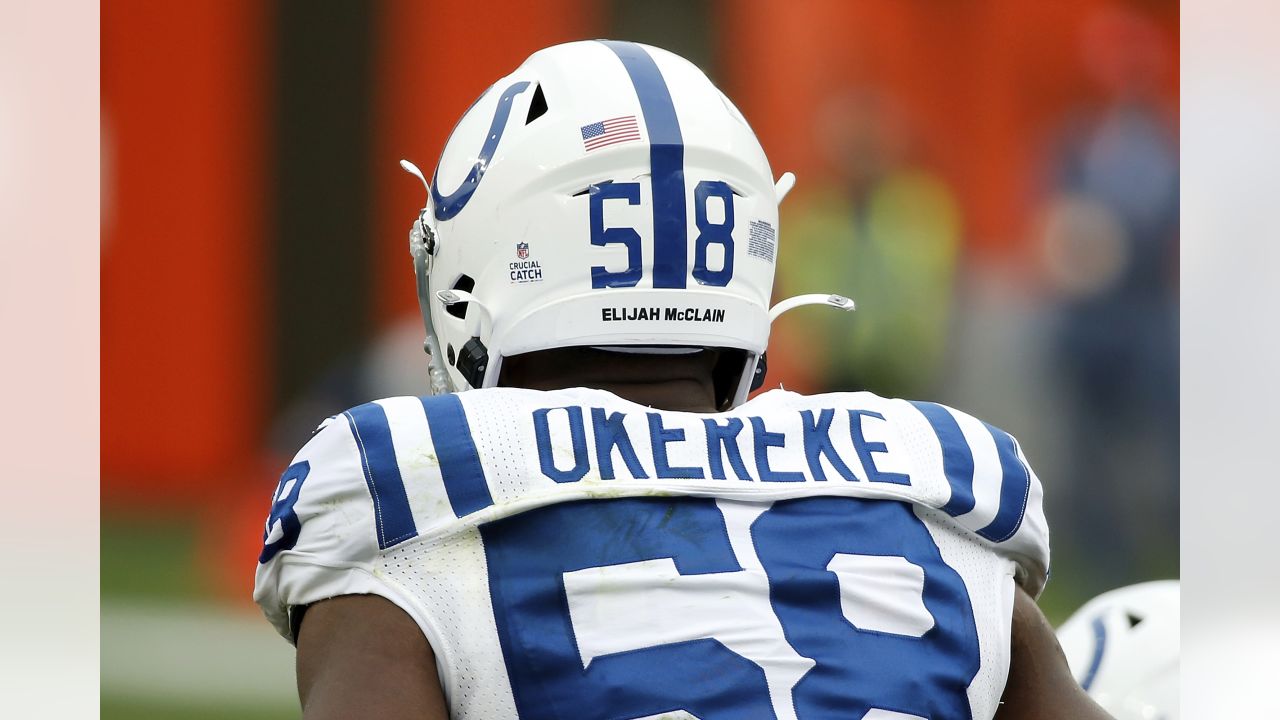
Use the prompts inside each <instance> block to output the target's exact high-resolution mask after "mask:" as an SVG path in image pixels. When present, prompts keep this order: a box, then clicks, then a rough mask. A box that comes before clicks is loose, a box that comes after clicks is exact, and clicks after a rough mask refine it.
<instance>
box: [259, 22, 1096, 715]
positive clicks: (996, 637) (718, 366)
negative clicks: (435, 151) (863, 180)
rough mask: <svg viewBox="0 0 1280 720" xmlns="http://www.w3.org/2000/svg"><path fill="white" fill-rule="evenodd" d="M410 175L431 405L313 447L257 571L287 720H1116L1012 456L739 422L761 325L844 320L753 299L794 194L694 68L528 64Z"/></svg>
mask: <svg viewBox="0 0 1280 720" xmlns="http://www.w3.org/2000/svg"><path fill="white" fill-rule="evenodd" d="M406 167H407V169H409V170H410V171H412V172H414V173H415V174H418V175H419V177H421V178H422V181H423V183H424V184H427V185H428V200H427V203H426V207H425V208H424V209H423V211H422V212H421V214H420V216H419V218H418V220H417V221H416V222H415V223H414V225H413V229H412V230H411V232H410V250H411V253H412V256H413V260H414V264H415V269H416V275H417V282H418V296H419V300H420V304H421V310H422V316H423V320H424V322H425V325H426V338H427V340H426V346H427V350H428V352H429V354H430V361H429V371H430V389H431V394H429V395H426V396H424V397H399V398H390V399H385V400H379V401H377V402H372V403H369V404H366V405H361V406H359V407H356V408H353V409H351V410H348V411H346V412H344V413H342V414H341V415H337V416H334V417H331V418H329V419H328V420H327V421H326V422H325V423H323V424H322V425H321V427H320V428H319V429H318V431H317V432H316V433H315V435H314V436H313V438H312V439H311V441H310V442H309V443H308V444H307V445H306V446H305V447H304V448H303V449H302V450H301V451H300V452H299V453H298V455H297V457H296V458H295V459H294V461H293V464H291V465H290V466H289V468H288V469H287V470H286V471H285V473H284V476H283V477H282V478H281V480H280V483H279V486H278V487H277V489H276V493H275V496H274V501H273V504H272V507H271V511H270V516H269V518H268V520H267V528H266V533H265V539H264V547H263V550H262V553H261V556H260V557H259V564H258V568H257V583H256V589H255V593H254V597H255V599H256V600H257V602H258V603H259V604H260V605H261V606H262V609H263V611H264V612H265V613H266V615H267V617H268V618H269V619H270V621H271V622H272V624H273V625H275V627H276V629H277V630H278V631H279V632H280V633H281V634H282V635H284V636H285V637H286V638H288V639H289V640H290V641H292V642H294V643H296V645H297V649H298V654H297V664H298V688H299V693H300V695H301V698H302V704H303V709H304V714H305V717H306V718H308V719H310V720H316V719H318V718H351V717H377V718H392V719H395V718H444V717H452V718H455V720H468V719H470V720H499V719H503V718H521V719H523V720H536V719H542V718H547V719H549V718H575V719H586V718H600V719H601V720H604V719H606V718H607V719H610V720H632V719H637V720H638V719H641V718H659V717H661V718H701V720H742V719H743V718H777V719H779V720H782V719H791V720H820V719H825V718H855V719H856V718H861V719H863V720H908V719H912V718H915V719H919V718H932V719H934V720H943V719H945V720H955V719H958V718H980V719H984V720H985V719H986V718H991V717H996V716H998V717H1000V718H1019V717H1020V718H1032V717H1034V718H1041V719H1042V720H1043V719H1046V718H1050V719H1051V718H1074V719H1080V718H1091V717H1106V716H1105V714H1104V713H1102V712H1101V710H1100V709H1099V708H1097V706H1096V705H1094V704H1093V702H1092V701H1091V700H1090V699H1089V698H1088V696H1087V695H1086V694H1085V693H1084V692H1083V691H1082V690H1081V689H1080V687H1079V685H1078V684H1077V683H1076V682H1075V680H1074V679H1073V678H1072V676H1071V673H1070V670H1069V668H1068V666H1067V663H1066V661H1065V660H1064V659H1063V656H1062V654H1061V651H1060V650H1059V648H1058V644H1057V642H1056V639H1055V636H1054V634H1053V630H1052V628H1051V627H1050V626H1049V625H1048V623H1046V622H1045V620H1044V617H1043V616H1042V615H1041V613H1040V611H1039V610H1038V609H1037V607H1036V605H1035V603H1034V600H1033V598H1034V597H1036V596H1037V594H1038V593H1039V592H1040V591H1041V589H1042V588H1043V586H1044V583H1045V580H1046V573H1047V567H1048V562H1049V549H1048V534H1047V529H1046V526H1045V519H1044V513H1043V510H1042V508H1041V494H1042V493H1041V487H1040V483H1039V481H1038V480H1037V478H1036V476H1035V475H1034V474H1033V473H1032V472H1031V469H1030V467H1029V466H1028V464H1027V461H1026V458H1025V457H1024V456H1023V453H1022V451H1021V449H1020V448H1019V446H1018V444H1017V442H1016V441H1015V440H1014V439H1013V438H1012V437H1011V436H1010V435H1008V434H1007V433H1005V432H1004V431H1002V430H999V429H997V428H995V427H992V426H990V425H987V424H985V423H983V422H982V421H980V420H978V419H976V418H974V417H972V416H970V415H967V414H965V413H963V412H960V411H957V410H953V409H951V408H948V407H944V406H942V405H937V404H933V403H926V402H909V401H905V400H895V399H886V398H882V397H878V396H876V395H874V394H871V393H867V392H856V393H836V394H828V395H817V396H812V397H807V396H803V395H798V394H795V393H790V392H786V391H784V390H781V389H778V390H772V391H770V392H766V393H764V394H761V395H759V396H758V397H756V398H754V399H753V400H751V401H749V402H748V401H747V395H748V393H749V392H750V391H751V390H752V388H753V387H754V386H757V385H759V384H760V383H761V382H762V381H763V375H764V371H765V358H764V351H765V346H766V342H767V339H768V335H769V327H770V323H771V322H772V321H773V320H774V319H776V318H777V316H778V315H779V314H781V313H783V312H785V311H787V310H789V309H791V308H794V307H797V306H800V305H804V304H823V305H828V306H831V307H833V308H836V309H852V307H853V303H852V302H851V301H850V300H848V299H846V298H844V297H841V296H838V295H826V294H819V295H806V296H800V297H798V298H792V299H790V300H786V301H783V302H781V303H779V304H777V305H775V306H773V307H772V308H770V306H769V299H770V292H771V289H772V283H773V275H774V261H775V259H776V257H777V252H778V242H779V235H778V203H779V202H780V201H781V200H782V198H783V196H785V195H786V193H787V191H788V190H789V189H790V187H791V184H792V182H793V181H794V176H792V175H790V174H789V173H788V174H784V175H783V176H782V177H781V179H779V180H777V181H776V182H775V179H774V177H773V175H772V171H771V170H770V167H769V163H768V161H767V160H766V158H765V154H764V151H763V149H762V148H761V146H760V143H759V141H758V140H757V139H756V136H755V134H754V133H753V132H752V130H751V128H750V126H749V125H748V124H747V122H746V120H745V119H744V118H743V116H742V115H741V113H740V112H739V111H738V110H737V108H735V107H734V105H733V103H731V102H730V101H729V99H728V98H727V97H725V96H724V95H723V94H722V93H721V92H720V91H719V90H718V89H717V88H716V87H715V86H714V85H713V84H712V83H711V82H710V81H709V80H708V79H707V77H706V76H705V75H704V74H703V73H702V72H701V71H700V70H698V68H697V67H695V66H694V65H692V64H691V63H689V62H688V61H686V60H684V59H682V58H680V57H678V56H676V55H673V54H671V53H669V52H665V51H663V50H660V49H657V48H653V47H648V46H644V45H638V44H634V43H628V42H613V41H592V42H578V43H570V44H567V45H560V46H556V47H552V48H549V49H546V50H543V51H541V52H538V53H536V54H534V55H533V56H531V57H530V58H529V59H528V60H527V61H526V62H525V63H524V64H523V65H521V66H520V67H519V68H518V69H516V71H515V72H513V73H512V74H511V75H509V76H507V77H505V78H503V79H501V80H499V81H498V82H497V83H495V84H494V85H493V86H492V87H491V88H490V89H489V90H488V91H486V92H485V93H484V94H483V95H482V96H481V97H480V99H479V100H478V101H476V103H475V104H474V105H473V106H472V107H471V109H469V110H468V111H467V112H466V113H465V114H464V115H463V117H462V119H461V120H460V121H459V122H458V125H457V127H456V128H455V129H454V131H453V134H452V136H451V137H450V139H449V141H448V143H447V144H446V146H445V149H444V152H443V154H442V156H441V158H440V161H439V164H438V166H437V168H436V171H435V174H434V176H433V178H432V180H431V181H430V183H428V182H427V180H426V178H425V177H424V176H422V175H421V173H418V172H417V169H416V168H415V167H413V166H412V165H408V164H406ZM817 261H819V262H820V261H821V259H820V258H819V259H817Z"/></svg>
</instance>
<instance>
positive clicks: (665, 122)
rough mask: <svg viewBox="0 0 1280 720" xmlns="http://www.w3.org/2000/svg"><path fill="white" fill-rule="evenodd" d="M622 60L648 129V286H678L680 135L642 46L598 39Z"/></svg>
mask: <svg viewBox="0 0 1280 720" xmlns="http://www.w3.org/2000/svg"><path fill="white" fill-rule="evenodd" d="M598 42H600V43H601V44H602V45H604V46H605V47H607V48H609V49H610V50H612V51H613V52H614V54H615V55H617V56H618V59H619V60H621V61H622V66H623V67H624V68H626V70H627V75H629V76H631V84H632V85H633V86H635V90H636V98H637V99H638V100H639V101H640V111H641V113H642V114H643V115H644V125H645V129H646V130H647V131H648V133H649V171H650V173H651V175H652V178H653V286H654V287H656V288H683V287H685V285H686V283H687V281H688V277H687V276H688V238H687V234H688V231H689V226H688V212H687V211H686V209H685V202H686V201H685V195H684V138H683V136H681V134H680V121H679V120H678V119H677V118H676V106H675V103H673V102H672V101H671V91H670V90H668V89H667V83H666V81H665V80H663V79H662V71H661V70H659V69H658V64H657V63H656V62H654V60H653V57H651V56H650V55H649V53H648V52H646V51H645V49H644V48H643V47H641V46H639V45H637V44H635V43H631V42H621V41H618V40H600V41H598Z"/></svg>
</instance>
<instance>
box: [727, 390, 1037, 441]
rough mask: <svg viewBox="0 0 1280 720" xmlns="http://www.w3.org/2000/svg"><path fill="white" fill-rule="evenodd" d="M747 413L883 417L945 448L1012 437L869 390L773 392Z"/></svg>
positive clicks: (975, 420)
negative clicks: (921, 431) (924, 430)
mask: <svg viewBox="0 0 1280 720" xmlns="http://www.w3.org/2000/svg"><path fill="white" fill-rule="evenodd" d="M742 409H743V410H745V411H751V412H764V413H767V412H770V411H791V412H794V411H796V410H800V411H804V410H814V409H832V410H841V411H846V412H849V411H852V412H855V413H859V414H869V415H872V416H875V417H881V416H882V418H883V419H884V420H885V421H886V422H888V423H891V424H897V425H900V426H903V425H906V426H910V425H915V424H921V423H923V424H924V425H927V426H928V427H930V428H932V429H933V430H934V431H935V432H936V433H937V434H938V437H939V440H941V441H942V442H943V444H944V445H945V444H949V443H956V442H963V440H964V438H965V437H966V435H968V434H972V435H975V436H979V437H980V436H981V435H983V434H984V433H986V434H990V435H992V436H999V437H1001V438H1004V437H1008V438H1009V440H1010V442H1016V441H1015V440H1013V437H1012V435H1011V434H1010V433H1008V432H1007V431H1005V430H1004V429H1002V428H1000V427H998V426H996V425H994V424H992V423H989V422H987V421H985V420H983V419H982V418H980V417H978V416H976V415H973V414H971V413H969V412H966V411H964V410H961V409H958V408H956V407H953V406H951V405H947V404H945V403H941V402H934V401H929V400H915V399H909V398H898V397H887V396H883V395H878V394H876V393H874V392H870V391H867V390H856V391H834V392H823V393H813V394H803V393H796V392H791V391H788V390H782V389H777V390H770V391H768V392H765V393H761V394H759V395H757V396H756V397H754V398H752V399H751V400H750V401H749V402H748V403H747V404H746V405H743V406H742Z"/></svg>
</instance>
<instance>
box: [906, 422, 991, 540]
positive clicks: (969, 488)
mask: <svg viewBox="0 0 1280 720" xmlns="http://www.w3.org/2000/svg"><path fill="white" fill-rule="evenodd" d="M911 404H912V405H914V406H915V408H916V409H917V410H919V411H920V414H921V415H924V417H925V419H926V420H928V421H929V424H930V425H931V426H933V432H934V434H935V435H937V436H938V443H939V444H940V445H942V471H943V473H944V474H945V475H946V476H947V484H948V485H950V486H951V498H950V499H948V500H947V504H946V505H944V506H943V507H942V510H943V512H945V513H947V514H948V515H950V516H951V517H958V516H960V515H963V514H965V513H967V512H969V511H970V510H972V509H973V507H974V505H975V500H974V497H973V450H972V449H970V447H969V442H968V441H967V440H965V437H964V432H962V431H961V430H960V424H959V423H957V422H956V419H955V416H953V415H952V414H951V411H949V410H947V409H946V408H944V407H942V406H941V405H937V404H935V403H930V402H915V401H911Z"/></svg>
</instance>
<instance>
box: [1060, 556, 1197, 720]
mask: <svg viewBox="0 0 1280 720" xmlns="http://www.w3.org/2000/svg"><path fill="white" fill-rule="evenodd" d="M1180 597H1181V596H1180V594H1179V586H1178V581H1177V580H1159V581H1155V582H1145V583H1139V584H1137V585H1130V586H1128V587H1123V588H1119V589H1117V590H1112V591H1110V592H1106V593H1103V594H1101V595H1099V596H1098V597H1096V598H1094V599H1093V600H1090V601H1089V602H1087V603H1085V604H1084V606H1083V607H1081V608H1080V609H1079V610H1077V611H1076V613H1075V614H1074V615H1072V616H1071V618H1070V619H1068V620H1067V621H1066V622H1065V623H1063V625H1062V627H1061V628H1060V629H1059V630H1058V642H1059V643H1060V644H1061V645H1062V651H1063V652H1064V653H1065V654H1066V656H1067V662H1068V663H1069V664H1070V665H1071V672H1072V674H1073V675H1075V678H1076V680H1078V681H1079V682H1080V685H1081V687H1083V688H1084V689H1085V690H1086V691H1087V692H1088V693H1089V695H1090V696H1091V697H1093V699H1094V700H1097V701H1098V704H1099V705H1101V706H1102V707H1103V708H1105V709H1106V710H1107V711H1108V712H1110V713H1111V714H1112V715H1114V716H1115V717H1116V718H1117V720H1177V718H1178V717H1179V710H1178V708H1179V705H1178V690H1179V684H1178V676H1179V665H1180V661H1179V635H1178V619H1179V608H1180V607H1181V600H1180Z"/></svg>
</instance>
